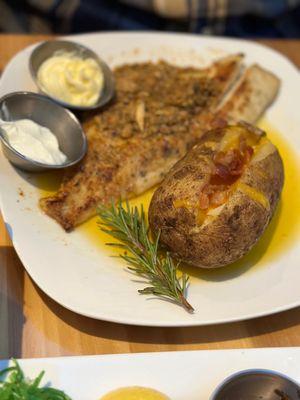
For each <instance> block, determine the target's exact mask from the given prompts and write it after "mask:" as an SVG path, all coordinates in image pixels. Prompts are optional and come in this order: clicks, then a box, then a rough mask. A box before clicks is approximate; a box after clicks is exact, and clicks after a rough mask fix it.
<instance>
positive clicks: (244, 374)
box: [210, 369, 300, 400]
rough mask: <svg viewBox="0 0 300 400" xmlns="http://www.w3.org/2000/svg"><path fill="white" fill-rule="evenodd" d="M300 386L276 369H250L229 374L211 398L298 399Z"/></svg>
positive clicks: (226, 399) (222, 399) (218, 399)
mask: <svg viewBox="0 0 300 400" xmlns="http://www.w3.org/2000/svg"><path fill="white" fill-rule="evenodd" d="M299 396H300V386H299V385H298V384H297V383H296V382H294V381H293V380H292V379H290V378H288V377H287V376H285V375H283V374H280V373H278V372H275V371H270V370H264V369H250V370H245V371H241V372H238V373H236V374H233V375H231V376H229V377H228V378H227V379H225V381H224V382H222V383H221V384H220V385H219V386H218V387H217V388H216V390H215V391H214V392H213V394H212V396H211V398H210V400H237V399H238V400H298V399H299V398H300V397H299Z"/></svg>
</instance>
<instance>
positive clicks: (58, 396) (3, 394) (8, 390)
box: [0, 360, 71, 400]
mask: <svg viewBox="0 0 300 400" xmlns="http://www.w3.org/2000/svg"><path fill="white" fill-rule="evenodd" d="M12 362H13V366H12V367H8V368H5V369H3V370H2V371H0V400H71V398H70V397H69V396H67V395H66V394H65V393H64V392H63V391H61V390H58V389H54V388H52V387H47V386H43V387H40V383H41V380H42V378H43V376H44V373H45V372H44V371H42V372H41V373H40V374H39V375H38V376H37V377H36V378H35V379H34V380H29V379H27V378H26V377H25V375H24V373H23V371H22V369H21V367H20V365H19V364H18V362H17V361H16V360H12Z"/></svg>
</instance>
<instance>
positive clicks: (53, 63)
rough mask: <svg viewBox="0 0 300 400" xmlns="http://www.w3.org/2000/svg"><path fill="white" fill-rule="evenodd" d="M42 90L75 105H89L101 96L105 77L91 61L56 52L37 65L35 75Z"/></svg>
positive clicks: (95, 63)
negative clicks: (38, 66)
mask: <svg viewBox="0 0 300 400" xmlns="http://www.w3.org/2000/svg"><path fill="white" fill-rule="evenodd" d="M37 78H38V81H39V83H40V85H41V87H42V88H43V90H44V91H45V92H46V93H47V94H49V95H50V96H52V97H54V98H56V99H58V100H61V101H64V102H65V103H68V104H71V105H74V106H92V105H94V104H95V103H96V102H97V100H98V98H99V95H100V92H101V90H102V88H103V84H104V76H103V73H102V71H101V68H100V66H99V64H98V63H97V62H96V61H95V60H94V59H93V58H82V57H80V55H77V54H75V53H68V52H57V53H54V55H53V56H52V57H50V58H48V59H47V60H45V61H44V62H43V63H42V65H41V66H40V68H39V70H38V74H37Z"/></svg>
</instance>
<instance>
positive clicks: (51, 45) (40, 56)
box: [29, 40, 115, 111]
mask: <svg viewBox="0 0 300 400" xmlns="http://www.w3.org/2000/svg"><path fill="white" fill-rule="evenodd" d="M57 51H65V52H68V53H75V54H78V55H79V56H81V57H82V58H93V59H94V60H95V61H96V62H97V64H98V65H99V67H100V69H101V71H102V73H103V75H104V84H103V88H102V89H101V92H100V93H99V98H98V101H97V103H95V104H93V105H91V106H76V105H73V104H70V103H66V102H64V101H62V100H60V99H58V98H56V97H53V96H51V94H49V93H47V92H46V91H45V90H44V89H43V87H42V86H41V85H40V83H39V81H38V78H37V74H38V70H39V68H40V66H41V64H42V63H43V62H44V61H45V60H47V59H48V58H50V57H52V56H53V54H54V53H55V52H57ZM29 69H30V72H31V75H32V78H33V80H34V81H35V84H36V85H37V87H38V89H39V91H40V92H41V93H43V94H44V95H46V96H49V97H51V98H52V99H53V100H54V101H56V102H57V103H59V104H61V105H62V106H64V107H67V108H71V109H72V110H80V111H87V110H94V109H96V108H99V107H102V106H104V105H105V104H107V103H108V102H109V101H110V100H111V99H112V97H113V96H114V93H115V83H114V77H113V73H112V71H111V70H110V68H109V67H108V65H107V64H106V63H105V62H104V61H103V60H101V59H100V57H98V56H97V54H96V53H94V52H93V51H92V50H90V49H88V48H87V47H85V46H83V45H81V44H78V43H74V42H69V41H66V40H52V41H47V42H43V43H41V44H40V45H39V46H37V47H36V48H35V49H34V50H33V52H32V53H31V55H30V60H29Z"/></svg>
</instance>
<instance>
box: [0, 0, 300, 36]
mask: <svg viewBox="0 0 300 400" xmlns="http://www.w3.org/2000/svg"><path fill="white" fill-rule="evenodd" d="M175 3H176V4H179V5H180V7H179V6H178V9H176V6H174V4H175ZM172 4H173V6H172ZM174 7H175V8H174ZM179 8H180V10H179ZM0 10H1V13H0V29H1V30H2V31H13V32H36V33H50V32H53V33H69V32H72V33H78V32H89V31H101V30H147V29H152V30H162V31H164V30H168V31H170V30H171V31H183V32H186V31H190V32H197V33H204V34H211V35H227V36H236V37H279V38H292V37H295V38H296V37H300V0H163V1H159V0H23V1H19V0H6V1H5V0H0ZM170 10H171V12H170Z"/></svg>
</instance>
